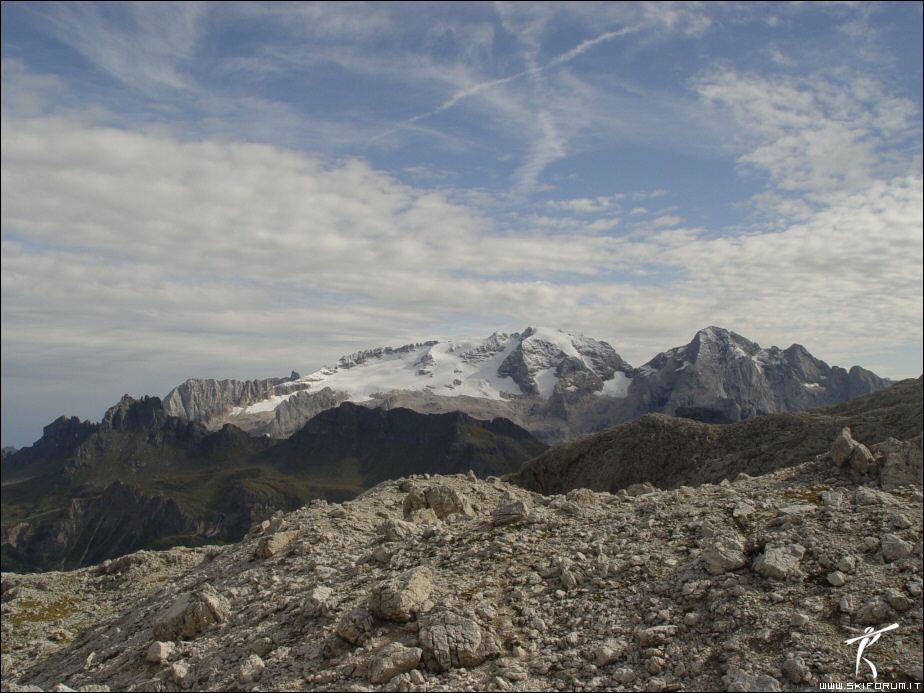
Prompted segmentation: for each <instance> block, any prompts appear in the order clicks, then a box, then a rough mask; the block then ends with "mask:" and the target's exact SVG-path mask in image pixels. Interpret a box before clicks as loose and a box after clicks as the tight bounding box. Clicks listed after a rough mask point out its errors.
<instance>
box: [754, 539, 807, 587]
mask: <svg viewBox="0 0 924 693" xmlns="http://www.w3.org/2000/svg"><path fill="white" fill-rule="evenodd" d="M804 555H805V547H804V546H802V545H801V544H786V545H785V546H771V545H768V546H767V547H766V548H765V549H764V552H763V553H762V554H761V555H760V556H758V557H757V560H755V561H754V570H755V571H756V572H758V573H760V574H761V575H763V576H764V577H768V578H772V579H774V580H785V579H786V578H788V577H789V576H791V575H795V574H797V572H798V570H799V562H800V561H801V560H802V557H803V556H804Z"/></svg>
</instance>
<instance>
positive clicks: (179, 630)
mask: <svg viewBox="0 0 924 693" xmlns="http://www.w3.org/2000/svg"><path fill="white" fill-rule="evenodd" d="M857 436H858V437H859V434H857ZM919 436H920V424H918V437H917V439H916V441H911V442H906V441H892V442H889V441H882V440H872V439H863V438H862V437H859V438H860V440H859V443H858V441H857V440H855V439H854V438H853V437H852V435H851V432H850V431H849V430H848V431H841V432H838V433H837V434H836V435H835V436H834V437H833V439H831V440H829V442H828V443H827V445H826V450H825V451H823V452H821V453H818V454H815V455H811V456H807V457H806V458H805V459H801V460H791V461H790V463H789V464H788V466H784V467H782V468H778V469H775V470H773V471H770V472H768V473H764V474H760V473H759V472H756V471H755V470H752V472H755V473H754V474H753V475H749V474H748V473H744V472H738V473H736V474H735V475H734V476H733V477H732V478H726V479H722V480H719V481H718V483H706V484H701V485H698V486H695V487H694V486H687V485H680V486H678V487H677V488H674V489H672V490H667V491H660V490H657V489H655V487H654V486H652V485H651V484H649V483H642V484H638V485H634V486H630V487H629V488H627V489H623V490H621V491H619V492H617V493H615V494H610V493H607V492H594V491H590V490H587V489H582V488H577V489H574V490H571V491H569V492H567V493H565V494H564V495H540V494H539V493H536V492H533V491H528V490H526V489H524V488H521V487H518V486H515V485H512V484H510V483H508V482H506V481H504V480H501V479H498V478H493V477H491V478H488V479H487V480H480V479H477V478H476V477H475V476H474V475H473V474H469V475H454V476H442V477H438V476H434V477H428V476H426V475H424V476H417V477H411V478H406V479H401V480H397V481H387V482H384V483H382V484H380V485H378V486H376V487H375V488H373V489H371V490H369V491H367V492H366V493H364V494H362V495H361V496H359V497H358V498H356V499H355V500H353V501H350V502H346V503H342V504H327V503H326V502H324V501H315V502H313V503H311V504H310V505H308V506H306V507H304V508H302V509H300V510H297V511H295V512H292V513H289V514H283V513H278V514H277V515H275V516H274V517H273V518H272V519H271V520H268V521H266V522H263V523H261V524H259V525H257V526H255V527H254V528H253V529H252V530H251V532H250V533H249V534H248V535H247V536H246V538H245V539H244V540H243V541H241V542H240V543H238V544H234V545H230V546H225V547H220V548H219V547H209V548H199V549H173V550H170V551H166V552H161V553H154V552H142V553H136V554H131V555H127V556H124V557H122V558H119V559H116V560H114V561H107V562H105V563H103V564H101V565H99V566H96V567H91V568H85V569H81V570H77V571H73V572H67V573H45V574H39V575H14V574H4V575H3V578H2V616H3V619H2V620H3V625H2V628H3V633H2V634H3V656H2V683H3V688H4V690H11V691H16V690H20V691H21V690H71V689H73V690H87V691H91V690H127V691H132V690H137V691H140V690H145V691H170V690H254V691H256V690H281V691H295V690H404V691H448V690H491V691H494V690H522V691H525V690H578V691H593V690H646V691H648V690H650V691H661V690H729V691H742V690H765V691H772V690H817V689H818V687H819V685H820V684H822V683H843V684H845V685H846V684H848V683H857V682H871V681H872V670H871V667H870V666H869V665H868V664H867V663H866V662H865V661H860V662H859V664H860V667H859V673H858V675H855V672H856V670H855V667H856V666H857V644H856V643H853V644H848V643H847V642H846V641H847V640H849V639H852V638H856V637H858V636H862V635H864V632H865V629H873V630H877V631H878V630H880V629H882V628H885V627H887V626H890V625H892V624H897V628H895V629H893V630H890V631H888V632H885V633H883V634H882V635H881V636H880V638H879V639H878V640H877V641H876V642H874V643H872V644H870V645H869V646H868V647H867V648H866V649H865V650H864V653H863V657H864V658H866V659H867V660H869V662H871V663H872V664H873V665H874V666H875V667H876V674H877V676H878V679H877V681H878V682H879V683H905V684H920V682H921V681H922V646H924V643H922V541H921V540H922V493H921V452H920V451H921V447H920V445H921V444H920V440H921V439H920V437H919ZM861 443H866V444H867V445H862V444H861ZM877 443H885V445H879V446H878V447H875V446H874V445H873V444H877ZM759 474H760V475H759Z"/></svg>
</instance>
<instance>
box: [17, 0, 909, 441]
mask: <svg viewBox="0 0 924 693" xmlns="http://www.w3.org/2000/svg"><path fill="white" fill-rule="evenodd" d="M922 44H924V32H922V4H921V3H920V2H896V3H838V2H831V3H822V2H811V3H778V2H774V3H759V2H747V3H734V2H729V3H714V2H710V3H671V2H657V3H630V2H616V3H598V2H593V3H580V2H568V3H553V2H548V3H535V4H534V3H528V2H515V3H475V2H465V3H422V2H413V3H385V2H375V3H368V4H367V3H348V2H336V3H318V4H315V3H304V4H302V3H293V2H286V3H280V4H276V3H247V2H241V3H227V4H225V3H219V2H209V3H201V4H200V3H194V2H182V3H177V4H171V3H167V2H156V3H131V4H122V3H108V2H107V3H92V2H67V3H41V2H22V3H20V2H7V1H4V2H3V3H2V318H0V319H2V443H3V445H15V446H17V447H22V446H24V445H29V444H31V443H32V442H33V441H35V440H37V439H38V438H39V437H40V436H41V431H42V427H43V426H44V425H46V424H47V423H49V422H51V421H52V420H54V419H55V418H57V417H58V416H60V415H67V416H79V417H80V418H81V419H89V420H91V421H98V420H100V419H101V418H102V416H103V414H104V413H105V411H106V409H107V408H108V407H109V406H111V405H113V404H115V403H116V402H117V401H118V399H119V398H120V397H121V395H122V394H123V393H128V394H131V395H132V396H135V397H140V396H142V395H156V396H161V397H162V396H164V395H165V394H166V393H167V392H168V391H169V390H170V389H171V388H172V387H174V386H175V385H178V384H180V383H181V382H183V381H184V380H186V379H187V378H191V377H200V378H238V379H245V378H266V377H274V376H284V375H288V374H289V372H290V371H292V370H297V371H299V372H301V373H302V374H307V373H310V372H312V371H314V370H316V369H318V368H320V367H322V366H323V365H327V364H333V363H335V362H336V361H337V359H338V358H339V357H340V356H341V355H343V354H349V353H352V352H355V351H358V350H360V349H365V348H371V347H375V346H400V345H402V344H406V343H410V342H415V341H422V340H425V339H431V338H439V337H453V336H471V337H482V338H483V337H487V336H488V335H490V334H491V333H492V332H494V331H502V332H518V331H522V330H523V329H525V328H526V327H527V326H530V325H541V326H547V327H554V328H560V329H562V330H565V331H567V332H572V333H575V334H577V333H583V334H585V335H587V336H589V337H593V338H595V339H601V340H605V341H607V342H609V343H611V344H612V345H613V346H614V347H615V349H616V351H617V352H618V353H620V355H622V356H623V357H624V358H625V359H627V360H628V361H629V362H630V363H631V364H632V365H635V366H640V365H642V364H643V363H645V362H646V361H648V360H649V359H651V358H652V357H654V356H655V355H656V354H657V353H659V352H661V351H664V350H666V349H669V348H671V347H674V346H679V345H682V344H686V343H687V342H689V341H690V339H691V338H692V337H693V335H694V334H695V333H696V331H697V330H699V329H701V328H703V327H706V326H708V325H717V326H720V327H725V328H727V329H730V330H734V331H735V332H738V333H739V334H742V335H743V336H745V337H747V338H748V339H751V340H753V341H756V342H758V343H759V344H761V345H762V346H765V347H769V346H771V345H776V346H781V347H787V346H789V345H790V344H793V343H798V344H802V345H804V346H805V347H806V348H807V349H809V351H811V352H812V353H813V354H814V355H815V356H816V357H818V358H820V359H822V360H824V361H825V362H827V363H828V364H830V365H840V366H844V367H848V368H849V367H850V366H852V365H854V364H858V365H861V366H863V367H865V368H868V369H870V370H873V371H875V372H876V373H878V374H879V375H882V376H885V377H891V378H895V379H899V378H906V377H917V376H918V375H920V374H921V372H922V322H924V315H922V312H924V311H922V303H924V300H922V294H924V290H922V281H924V278H922V268H924V250H922V245H924V242H922V228H924V214H922V198H924V187H922V110H924V107H922V81H924V80H922Z"/></svg>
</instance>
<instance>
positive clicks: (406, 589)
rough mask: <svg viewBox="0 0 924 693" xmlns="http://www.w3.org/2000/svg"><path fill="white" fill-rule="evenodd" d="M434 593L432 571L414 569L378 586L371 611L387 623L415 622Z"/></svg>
mask: <svg viewBox="0 0 924 693" xmlns="http://www.w3.org/2000/svg"><path fill="white" fill-rule="evenodd" d="M432 591H433V574H432V573H431V572H430V569H429V568H426V567H421V568H412V569H410V570H407V571H405V572H403V573H401V574H399V575H396V576H394V577H393V578H390V579H388V580H386V581H384V582H382V583H380V584H378V585H376V587H375V588H373V590H372V596H371V598H370V600H369V604H370V610H371V611H372V613H373V614H374V615H375V616H376V617H378V618H382V619H385V620H387V621H399V622H404V621H413V620H414V619H415V618H416V617H417V612H418V610H419V609H420V607H421V605H423V603H424V602H426V601H427V599H429V597H430V593H431V592H432Z"/></svg>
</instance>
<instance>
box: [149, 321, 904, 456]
mask: <svg viewBox="0 0 924 693" xmlns="http://www.w3.org/2000/svg"><path fill="white" fill-rule="evenodd" d="M887 385H888V382H887V381H885V380H883V379H881V378H878V377H877V376H876V375H875V374H873V373H870V372H869V371H865V370H863V369H862V368H859V367H856V366H855V367H854V368H853V369H851V370H850V372H848V371H846V370H844V369H842V368H837V367H834V368H831V367H829V366H828V365H827V364H825V363H824V362H822V361H819V360H818V359H815V358H814V357H813V356H812V355H811V354H809V353H808V352H807V351H806V350H805V349H804V348H803V347H801V346H799V345H793V346H791V347H789V348H788V349H785V350H782V349H779V348H778V347H771V348H769V349H763V348H761V347H760V346H759V345H757V344H755V343H753V342H750V341H749V340H747V339H745V338H744V337H741V336H740V335H738V334H735V333H734V332H729V331H728V330H724V329H722V328H718V327H709V328H706V329H704V330H700V331H699V332H698V333H697V334H696V335H695V336H694V338H693V340H692V341H691V342H690V343H689V344H687V345H686V346H682V347H676V348H674V349H670V350H669V351H666V352H663V353H661V354H658V355H657V356H656V357H655V358H653V359H652V360H651V361H649V362H648V363H647V364H645V365H644V366H642V367H641V368H633V367H632V366H630V365H629V364H628V363H627V362H626V361H625V360H624V359H623V358H622V357H620V356H619V354H618V353H616V350H615V349H614V348H613V347H612V346H611V345H609V344H607V343H606V342H602V341H598V340H595V339H591V338H589V337H585V336H583V335H572V334H568V333H565V332H562V331H560V330H554V329H548V328H536V327H529V328H527V329H526V330H524V331H523V332H519V333H517V332H514V333H510V334H508V333H502V332H495V333H494V334H492V335H491V336H490V337H488V338H486V339H446V340H440V341H429V342H423V343H417V344H408V345H405V346H402V347H397V348H391V347H381V348H375V349H368V350H365V351H360V352H357V353H354V354H350V355H348V356H344V357H342V358H341V359H340V360H339V361H338V362H337V364H336V365H333V366H329V367H324V368H321V369H320V370H318V371H316V372H314V373H311V374H310V375H307V376H301V375H299V374H298V373H294V372H293V373H292V375H291V376H290V377H289V378H276V379H270V380H263V381H244V382H242V381H235V380H223V381H215V380H195V379H194V380H188V381H187V382H186V383H184V384H183V385H180V386H179V387H177V388H175V389H174V390H173V391H172V392H170V394H168V395H167V397H166V398H165V400H164V404H165V406H166V408H167V411H168V412H169V413H170V414H173V415H175V416H182V417H185V418H188V419H193V420H197V421H202V422H204V423H206V424H207V425H209V426H218V425H222V424H224V423H233V424H235V425H237V426H241V427H243V428H245V429H247V430H250V431H251V432H253V433H263V434H268V435H271V436H273V437H286V436H288V435H290V434H291V433H293V432H294V431H296V430H298V428H300V426H301V425H302V424H304V423H305V421H307V420H308V419H310V418H311V417H312V416H315V415H316V414H317V413H319V412H320V411H323V410H325V409H327V408H330V407H333V406H337V405H338V404H340V403H341V402H343V401H353V402H357V403H363V404H365V405H367V406H382V407H386V408H391V407H396V406H404V407H409V408H411V409H416V410H418V411H422V412H427V413H435V412H445V411H452V410H461V411H464V412H466V413H468V414H471V415H472V416H475V417H478V418H493V417H495V416H505V417H507V418H510V419H512V420H513V421H515V422H517V423H518V424H520V425H521V426H524V427H525V428H527V429H529V430H530V431H532V432H533V433H534V434H535V435H537V436H539V437H540V438H542V439H545V440H546V441H554V440H559V439H563V438H567V437H570V436H572V435H575V434H578V433H585V432H590V431H595V430H600V429H601V428H604V427H606V426H611V425H614V424H616V423H621V422H623V421H628V420H630V419H633V418H636V417H638V416H641V415H642V414H645V413H648V412H662V413H666V414H676V415H680V416H688V417H691V418H697V419H700V420H704V421H714V422H725V421H735V420H738V419H742V418H747V417H749V416H753V415H758V414H765V413H772V412H779V411H789V410H793V409H805V408H808V407H814V406H823V405H825V404H836V403H839V402H843V401H846V400H848V399H852V398H854V397H857V396H859V395H861V394H866V393H868V392H873V391H875V390H878V389H882V388H883V387H886V386H887Z"/></svg>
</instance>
